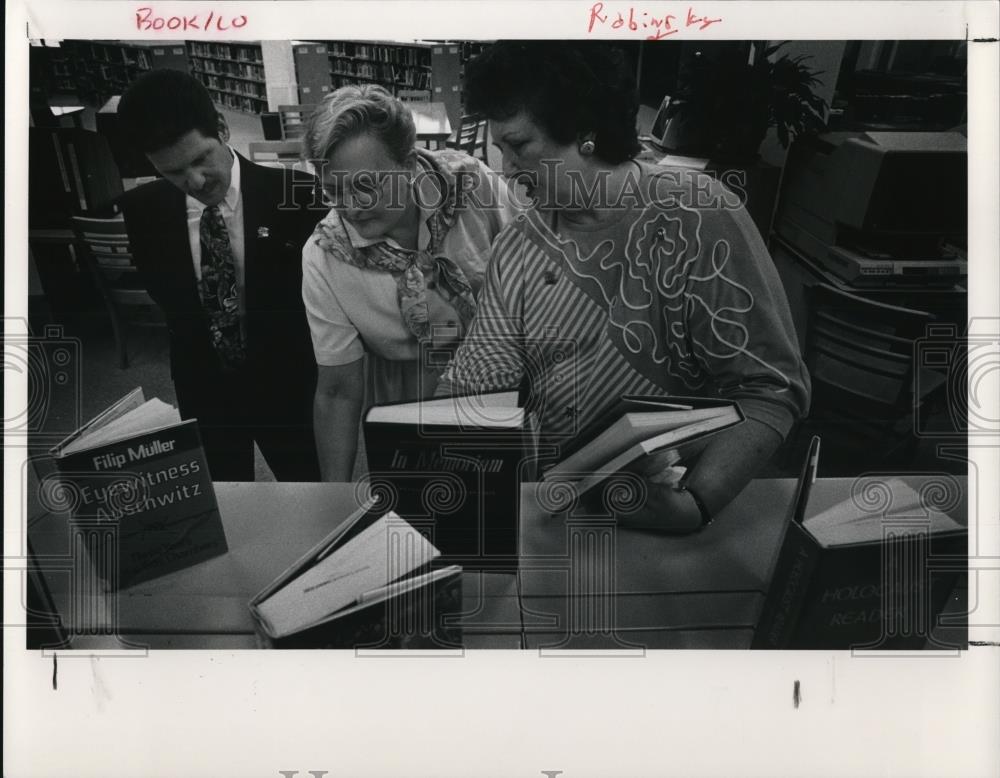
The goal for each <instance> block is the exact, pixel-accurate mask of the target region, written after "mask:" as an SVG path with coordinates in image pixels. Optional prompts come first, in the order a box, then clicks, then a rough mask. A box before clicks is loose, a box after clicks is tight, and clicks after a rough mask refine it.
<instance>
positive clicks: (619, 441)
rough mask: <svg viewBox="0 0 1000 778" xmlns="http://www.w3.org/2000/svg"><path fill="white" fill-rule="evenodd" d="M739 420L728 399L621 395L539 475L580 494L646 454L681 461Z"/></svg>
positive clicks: (670, 461)
mask: <svg viewBox="0 0 1000 778" xmlns="http://www.w3.org/2000/svg"><path fill="white" fill-rule="evenodd" d="M741 421H743V414H742V412H741V411H740V407H739V405H738V404H737V403H735V402H731V401H726V400H703V399H699V398H693V397H657V396H644V395H625V396H623V397H622V398H621V400H619V401H618V402H617V403H615V405H613V406H612V407H611V408H610V409H609V410H608V411H606V412H605V413H603V414H602V415H601V416H600V417H598V418H597V419H596V420H595V421H594V422H592V423H591V424H589V425H588V426H587V427H586V428H584V429H583V430H582V431H581V432H580V434H579V435H577V436H576V438H574V439H573V441H571V442H570V444H569V445H568V446H567V447H566V448H565V449H564V450H563V452H562V457H563V458H562V459H561V460H560V461H558V462H556V463H555V464H554V465H552V466H551V467H549V468H548V469H546V470H545V473H544V475H543V478H544V479H545V480H559V481H565V482H567V483H569V484H571V485H572V486H573V488H574V490H575V492H576V493H577V494H580V495H582V494H585V493H587V492H589V491H590V490H591V489H593V488H594V487H596V486H599V485H600V484H603V483H605V482H606V480H607V479H609V478H610V477H611V476H613V475H614V474H615V473H617V472H619V471H621V470H623V469H624V468H626V467H627V466H628V465H630V464H631V463H633V462H635V461H636V460H638V459H640V458H641V457H643V456H646V455H648V454H652V453H658V454H661V455H662V456H663V458H664V461H665V464H666V465H670V466H673V465H685V464H686V463H689V462H691V461H693V460H694V459H695V458H696V457H697V455H698V454H699V453H700V452H701V450H702V449H703V448H704V446H705V445H706V443H708V441H709V439H710V438H711V436H712V435H713V434H714V433H716V432H719V431H720V430H723V429H727V428H728V427H732V426H733V425H735V424H738V423H740V422H741Z"/></svg>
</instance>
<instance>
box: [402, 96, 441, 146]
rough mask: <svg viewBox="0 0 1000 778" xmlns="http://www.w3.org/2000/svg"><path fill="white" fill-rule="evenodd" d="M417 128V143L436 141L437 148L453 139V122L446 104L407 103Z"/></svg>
mask: <svg viewBox="0 0 1000 778" xmlns="http://www.w3.org/2000/svg"><path fill="white" fill-rule="evenodd" d="M406 107H407V108H409V109H410V115H411V116H413V123H414V124H415V125H416V127H417V142H418V143H427V142H428V141H434V142H435V144H436V146H437V148H440V147H441V144H442V143H444V142H445V141H446V140H448V138H450V137H451V122H449V121H448V111H447V109H446V108H445V104H444V103H406Z"/></svg>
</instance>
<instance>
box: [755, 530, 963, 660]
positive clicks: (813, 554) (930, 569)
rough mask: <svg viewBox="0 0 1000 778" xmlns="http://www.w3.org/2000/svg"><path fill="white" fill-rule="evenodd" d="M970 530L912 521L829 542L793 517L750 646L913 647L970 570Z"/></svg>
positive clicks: (922, 643) (920, 644)
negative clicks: (874, 534)
mask: <svg viewBox="0 0 1000 778" xmlns="http://www.w3.org/2000/svg"><path fill="white" fill-rule="evenodd" d="M967 540H968V535H967V532H966V531H964V530H963V531H950V532H940V533H932V532H929V531H928V532H925V531H921V530H920V529H913V528H910V529H909V530H908V531H905V532H900V533H899V534H898V535H896V536H893V534H892V533H891V532H889V533H888V534H887V537H886V538H885V539H884V540H880V541H875V542H866V543H856V544H850V545H843V546H835V547H829V548H824V547H822V546H821V545H820V543H819V542H818V541H817V540H816V538H815V537H813V535H812V534H811V533H810V532H809V530H808V529H807V528H806V527H804V526H803V525H802V524H800V523H798V522H794V521H792V522H789V523H788V525H787V527H786V530H785V535H784V538H783V540H782V544H781V548H780V551H779V554H778V559H777V563H776V565H775V568H774V574H773V576H772V579H771V584H770V587H769V590H768V593H767V596H766V598H765V601H764V605H763V607H762V609H761V617H760V620H759V622H758V626H757V629H756V631H755V634H754V639H753V643H752V645H751V648H785V649H828V650H830V649H870V650H909V649H922V648H942V649H943V648H965V647H966V646H965V645H962V646H954V645H952V646H944V645H942V646H935V645H932V644H928V638H929V635H930V634H931V631H932V630H933V628H934V626H935V623H936V620H937V618H938V616H939V615H940V614H941V611H942V609H943V608H944V606H945V604H946V601H947V598H948V596H949V594H950V593H951V592H952V590H953V588H954V586H955V584H956V582H957V581H958V580H959V577H960V576H962V575H964V574H965V566H966V553H967Z"/></svg>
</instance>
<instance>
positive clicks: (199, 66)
mask: <svg viewBox="0 0 1000 778" xmlns="http://www.w3.org/2000/svg"><path fill="white" fill-rule="evenodd" d="M191 68H192V69H193V70H195V71H196V72H201V73H216V74H218V75H220V76H238V77H239V78H248V79H253V80H254V81H263V80H264V66H263V65H251V64H244V63H240V62H230V61H228V60H225V61H220V60H217V59H205V58H202V57H191Z"/></svg>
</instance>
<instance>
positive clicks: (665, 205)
mask: <svg viewBox="0 0 1000 778" xmlns="http://www.w3.org/2000/svg"><path fill="white" fill-rule="evenodd" d="M465 87H466V109H467V110H469V111H476V112H481V113H484V114H485V115H486V116H487V117H488V118H489V120H490V122H491V134H492V137H493V139H494V142H495V144H496V145H497V146H498V147H499V149H500V151H501V152H502V154H503V170H504V173H505V175H506V176H507V177H508V178H509V179H511V180H512V181H516V182H518V183H520V184H523V185H524V186H525V188H526V191H527V193H528V194H529V196H530V197H531V198H532V200H533V206H534V207H533V208H531V209H530V210H529V211H528V212H527V213H525V214H522V215H521V216H519V217H517V218H516V219H515V221H514V223H513V224H511V225H510V226H509V227H507V228H506V229H505V230H504V231H503V232H502V233H501V234H500V236H499V237H498V238H497V241H496V243H495V244H494V248H493V256H492V259H491V261H490V264H489V266H488V268H487V273H486V278H485V282H484V287H483V292H482V295H481V297H480V305H479V311H478V313H477V316H476V320H475V322H474V324H473V327H472V330H471V332H470V334H469V336H468V337H467V339H466V340H465V342H464V343H463V345H462V346H461V347H460V348H459V350H458V352H457V353H456V356H455V359H454V360H453V362H452V364H451V366H450V367H449V369H448V370H447V371H446V372H445V376H444V381H443V382H442V384H440V385H439V388H438V394H444V393H449V392H450V393H456V392H469V391H485V390H493V389H501V388H511V387H516V386H520V385H522V382H525V381H527V382H528V383H529V384H530V388H531V395H532V397H533V399H534V401H535V402H536V403H537V404H538V405H537V408H538V411H539V414H540V419H541V428H542V429H541V431H542V440H543V444H548V445H549V446H551V447H552V448H550V450H558V449H557V448H556V447H557V446H558V445H559V444H560V443H562V442H566V441H567V440H568V439H570V438H571V437H572V436H573V435H574V434H575V433H576V432H578V431H579V430H580V429H582V428H583V427H585V426H586V425H587V423H588V421H590V420H592V419H594V418H595V417H597V416H598V415H599V414H601V413H602V412H603V411H604V410H606V409H607V408H609V407H610V406H611V405H612V404H613V403H614V402H615V401H616V400H617V399H618V398H619V397H620V396H621V395H622V394H660V395H662V394H668V395H680V396H683V395H689V396H690V395H698V396H714V397H722V398H726V399H731V400H736V401H738V402H739V404H740V406H741V408H742V409H743V412H744V414H745V416H746V420H745V421H744V422H743V423H742V424H740V425H737V426H736V427H733V428H731V429H729V430H727V431H724V432H721V433H718V434H717V435H716V436H715V437H714V438H713V439H712V441H711V442H710V443H709V444H708V445H707V447H706V448H705V449H704V451H703V452H702V454H701V456H700V457H699V458H698V460H697V461H696V462H694V463H692V464H691V465H690V466H689V467H688V469H687V471H686V473H683V474H682V473H681V471H678V470H674V469H671V468H669V467H667V466H666V463H665V460H662V459H660V458H659V457H657V456H656V455H654V456H652V457H649V458H647V460H646V461H645V462H643V463H642V465H641V467H640V474H641V475H642V476H643V477H644V479H645V481H646V483H647V490H646V501H645V504H644V506H643V507H642V508H641V509H639V510H637V511H636V512H634V513H633V514H631V515H630V516H628V517H627V520H630V521H631V522H632V523H634V524H638V525H642V526H650V527H656V528H661V529H667V530H674V531H684V530H694V529H697V528H699V527H700V526H704V524H706V523H708V522H709V521H710V520H711V519H712V517H713V516H714V515H716V514H717V513H718V512H719V511H720V510H721V509H722V508H723V507H724V506H725V505H726V504H728V503H729V502H730V500H732V498H733V497H735V496H736V494H738V493H739V492H740V491H741V490H742V489H743V488H744V486H746V484H747V483H748V482H749V480H750V479H751V478H752V477H753V476H754V474H755V473H756V472H758V470H759V468H760V467H761V466H762V465H763V464H764V463H766V462H767V460H768V459H769V458H770V456H771V455H772V454H773V453H774V451H775V450H776V449H777V447H778V446H779V445H780V443H781V442H782V440H783V439H784V437H785V436H786V435H787V433H788V431H789V429H790V427H791V425H792V424H793V422H794V421H795V419H796V418H798V417H800V416H801V415H802V414H804V413H805V411H806V409H807V407H808V402H809V379H808V375H807V373H806V370H805V367H804V365H803V363H802V360H801V357H800V355H799V349H798V345H797V341H796V337H795V332H794V329H793V325H792V322H791V316H790V313H789V310H788V303H787V300H786V299H785V296H784V292H783V290H782V287H781V282H780V280H779V278H778V275H777V273H776V271H775V269H774V266H773V264H772V262H771V259H770V257H769V256H768V253H767V250H766V248H765V247H764V244H763V242H762V241H761V238H760V235H759V234H758V232H757V230H756V228H755V227H754V225H753V223H752V221H751V220H750V217H749V216H748V215H747V213H746V211H745V210H744V209H743V207H742V205H741V204H740V202H739V200H738V199H737V198H736V197H735V196H734V195H733V194H732V192H730V191H729V190H727V189H725V188H724V187H722V186H721V185H720V184H718V183H717V182H716V181H714V180H713V179H711V178H710V177H709V176H707V175H705V174H698V173H696V172H693V171H683V170H678V169H669V168H662V167H657V166H653V165H646V164H642V163H639V162H636V161H635V160H634V159H633V157H634V155H635V153H636V152H637V151H638V142H637V135H636V116H637V111H638V101H637V95H636V89H635V82H634V79H633V78H632V75H631V73H630V72H629V69H628V67H627V64H626V61H625V59H624V57H623V56H622V54H621V53H620V52H619V51H617V50H616V49H614V48H610V47H608V46H606V45H605V44H602V43H597V42H580V41H560V42H554V41H525V42H499V43H497V44H495V45H494V46H492V47H491V48H490V49H488V50H487V51H486V52H484V53H483V54H482V55H481V56H480V57H478V58H477V59H476V60H474V61H473V62H470V63H469V65H468V67H467V70H466V82H465ZM623 518H625V517H623Z"/></svg>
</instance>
